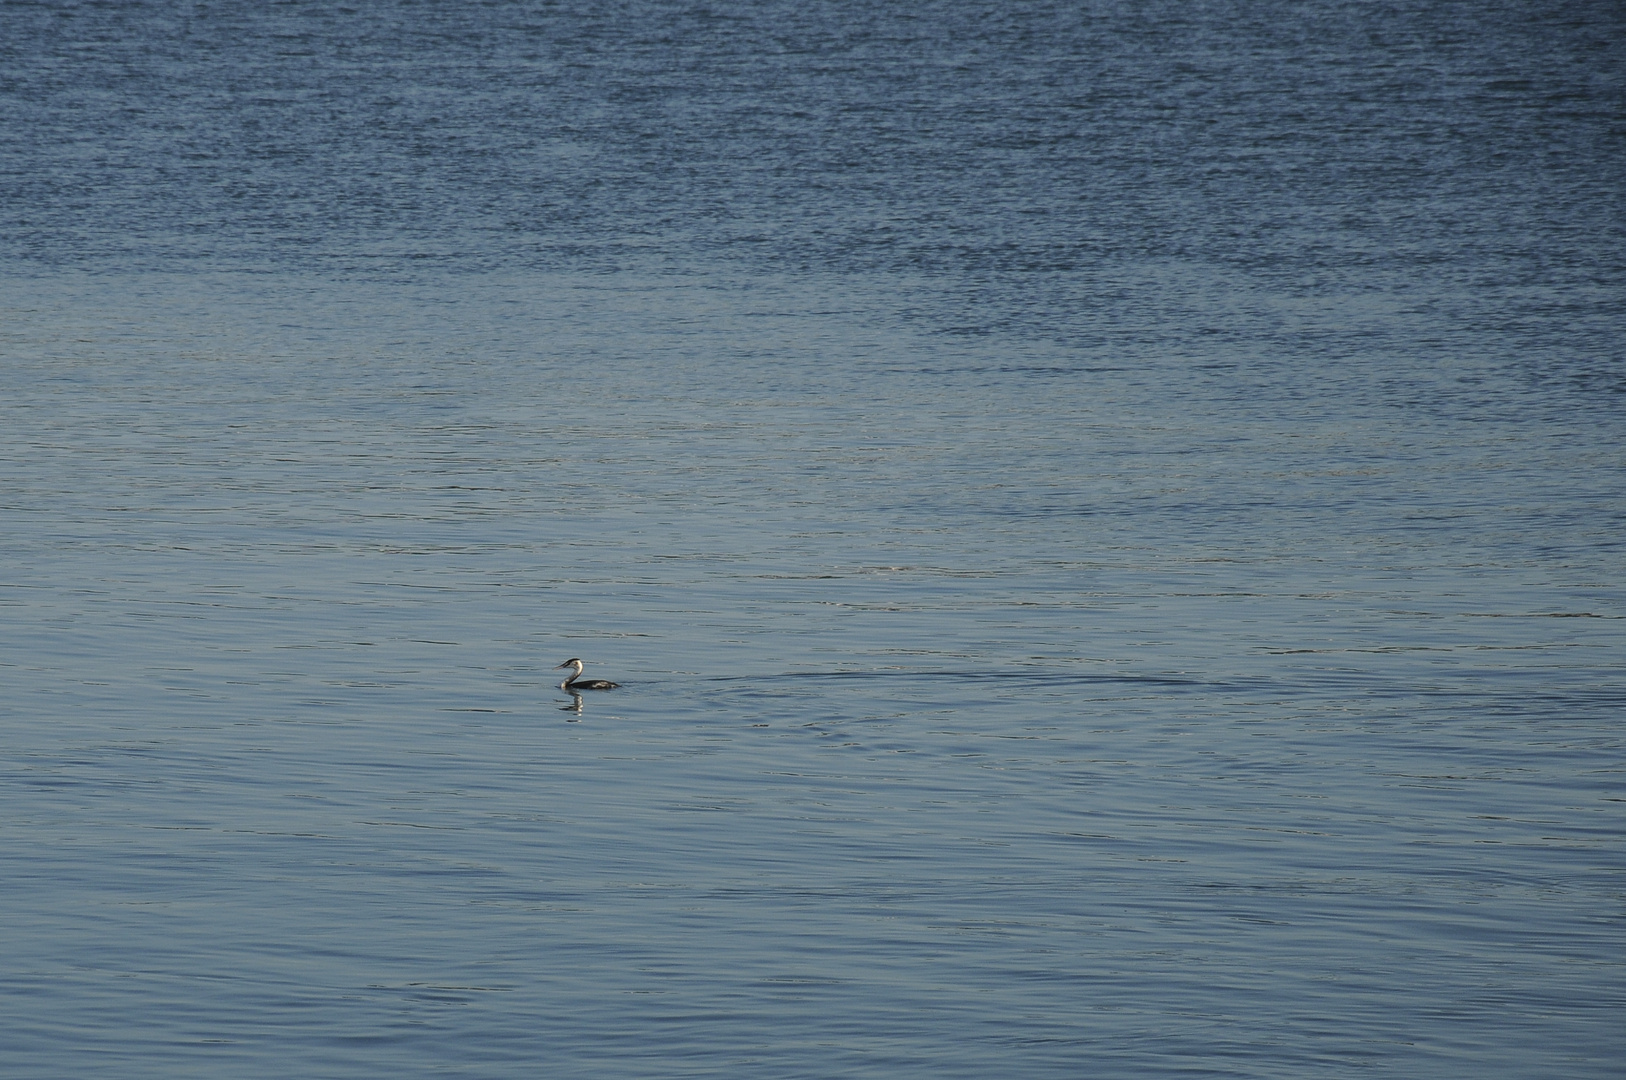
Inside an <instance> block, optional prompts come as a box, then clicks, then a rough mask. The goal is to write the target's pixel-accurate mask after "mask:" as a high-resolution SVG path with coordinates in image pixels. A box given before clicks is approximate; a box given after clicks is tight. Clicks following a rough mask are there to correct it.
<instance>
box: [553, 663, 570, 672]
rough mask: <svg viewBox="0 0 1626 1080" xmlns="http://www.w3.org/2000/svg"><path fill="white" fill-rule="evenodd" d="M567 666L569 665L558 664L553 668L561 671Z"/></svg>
mask: <svg viewBox="0 0 1626 1080" xmlns="http://www.w3.org/2000/svg"><path fill="white" fill-rule="evenodd" d="M569 666H570V665H569V664H560V665H559V666H558V667H556V668H554V669H553V670H555V671H563V670H564V669H565V668H567V667H569Z"/></svg>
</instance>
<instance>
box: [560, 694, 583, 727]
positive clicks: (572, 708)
mask: <svg viewBox="0 0 1626 1080" xmlns="http://www.w3.org/2000/svg"><path fill="white" fill-rule="evenodd" d="M569 693H570V704H569V705H561V706H559V711H560V712H567V713H575V714H576V715H574V716H571V717H569V718H568V719H567V722H568V723H572V724H579V723H581V719H582V696H581V695H580V694H578V693H576V691H574V690H571V691H570V692H569Z"/></svg>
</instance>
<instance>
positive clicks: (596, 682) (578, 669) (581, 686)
mask: <svg viewBox="0 0 1626 1080" xmlns="http://www.w3.org/2000/svg"><path fill="white" fill-rule="evenodd" d="M565 668H574V669H575V670H574V671H572V672H571V673H570V674H569V675H567V676H565V681H564V682H562V683H560V684H559V689H561V690H614V689H615V688H616V687H618V686H620V685H621V684H620V683H618V682H611V681H610V680H609V679H584V678H582V662H581V661H580V660H578V659H576V658H575V657H574V656H572V657H571V658H570V659H569V660H566V661H565V662H564V663H562V664H560V665H559V666H558V667H556V668H554V669H553V670H555V671H562V670H563V669H565Z"/></svg>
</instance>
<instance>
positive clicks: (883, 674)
mask: <svg viewBox="0 0 1626 1080" xmlns="http://www.w3.org/2000/svg"><path fill="white" fill-rule="evenodd" d="M777 679H953V680H958V681H963V682H1029V683H1032V682H1040V683H1047V684H1059V685H1074V686H1086V685H1098V684H1102V683H1134V684H1137V685H1147V684H1153V685H1159V686H1213V685H1214V683H1213V682H1211V681H1209V680H1206V679H1193V678H1188V677H1184V676H1178V675H1086V674H1080V673H1076V672H1067V671H786V672H782V673H780V674H777V675H716V676H713V677H712V679H711V681H712V682H755V683H762V682H773V681H775V680H777Z"/></svg>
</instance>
